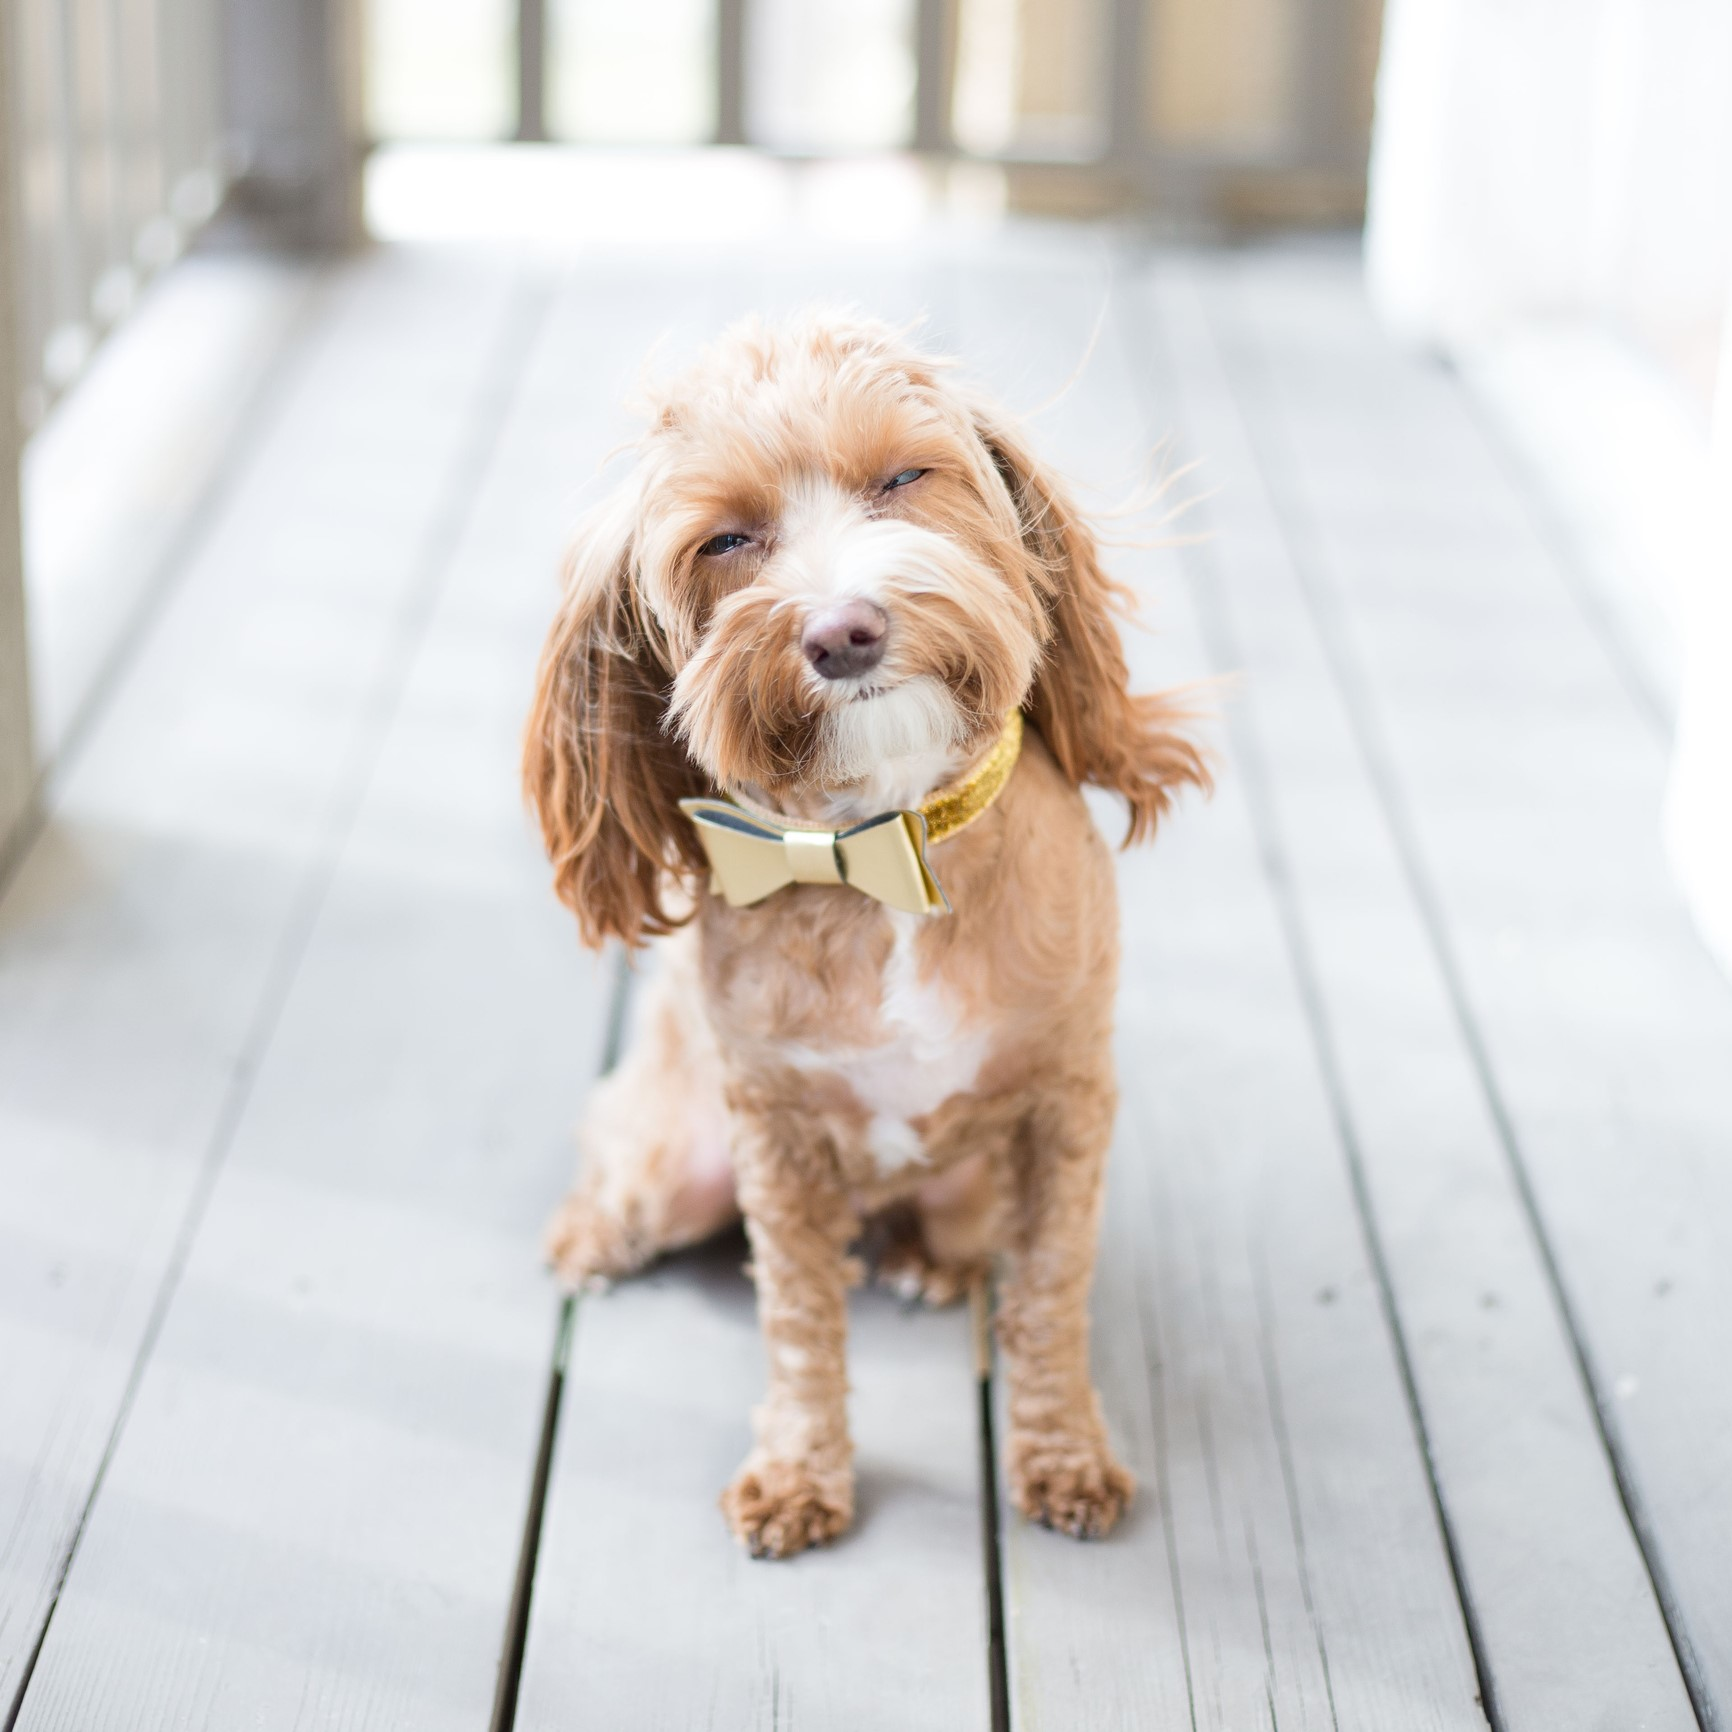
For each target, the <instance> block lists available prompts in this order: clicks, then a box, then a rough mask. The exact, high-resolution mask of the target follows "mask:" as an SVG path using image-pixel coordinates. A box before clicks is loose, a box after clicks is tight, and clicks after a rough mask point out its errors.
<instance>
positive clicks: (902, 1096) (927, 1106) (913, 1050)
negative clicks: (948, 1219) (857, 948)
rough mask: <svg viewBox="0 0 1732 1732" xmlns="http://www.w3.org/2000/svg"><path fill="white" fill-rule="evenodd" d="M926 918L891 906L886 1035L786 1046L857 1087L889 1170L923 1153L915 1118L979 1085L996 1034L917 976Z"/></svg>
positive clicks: (870, 1134)
mask: <svg viewBox="0 0 1732 1732" xmlns="http://www.w3.org/2000/svg"><path fill="white" fill-rule="evenodd" d="M923 918H924V917H923V916H921V915H918V914H900V913H896V912H894V911H892V912H891V914H890V920H891V924H892V927H893V929H894V934H895V943H894V947H893V948H892V950H891V952H890V959H889V961H888V962H886V963H885V965H884V986H883V993H884V996H883V999H882V1002H881V1003H880V1006H879V1020H880V1022H881V1023H882V1025H883V1029H884V1036H885V1038H884V1039H883V1040H882V1041H880V1042H878V1043H876V1044H874V1045H872V1046H865V1047H834V1048H828V1049H826V1048H821V1047H814V1046H805V1045H802V1046H800V1047H797V1048H790V1049H788V1050H787V1051H786V1053H785V1056H786V1057H787V1058H788V1059H790V1060H791V1061H792V1062H793V1063H794V1064H795V1065H797V1066H798V1067H799V1068H800V1069H801V1070H824V1071H829V1072H831V1073H833V1074H834V1075H837V1076H840V1077H841V1078H842V1079H843V1080H844V1081H845V1082H847V1084H848V1085H849V1087H850V1088H852V1089H853V1091H854V1094H855V1097H856V1099H858V1100H859V1102H860V1104H861V1105H862V1106H863V1107H865V1109H866V1110H867V1111H868V1112H869V1113H870V1114H871V1115H872V1118H871V1123H870V1125H869V1126H868V1129H867V1146H868V1148H869V1149H870V1150H871V1153H872V1159H873V1161H874V1162H875V1163H876V1165H877V1167H878V1170H879V1172H880V1173H881V1174H884V1175H886V1176H888V1175H889V1174H891V1173H894V1172H897V1171H900V1170H901V1169H902V1168H903V1167H907V1166H911V1165H915V1164H917V1163H918V1162H920V1161H922V1160H923V1159H924V1158H925V1150H924V1148H923V1146H922V1144H921V1140H920V1133H919V1132H918V1131H917V1130H916V1129H915V1128H914V1126H913V1124H912V1123H911V1122H910V1121H911V1120H914V1119H917V1118H922V1117H924V1116H925V1115H926V1114H928V1113H932V1112H936V1111H937V1110H938V1108H939V1107H941V1106H942V1105H943V1104H944V1103H945V1101H947V1100H949V1099H950V1097H951V1096H952V1095H954V1094H962V1093H965V1092H966V1091H967V1090H969V1089H971V1088H973V1087H974V1085H975V1082H976V1080H977V1079H978V1078H979V1076H980V1067H981V1065H982V1064H983V1063H985V1061H986V1052H987V1047H988V1045H989V1043H990V1039H991V1036H990V1033H989V1031H988V1030H986V1029H984V1028H966V1027H964V1025H963V1022H962V1018H961V1016H960V1014H959V1013H958V1011H957V1008H956V1006H955V1004H954V1003H953V1002H952V1001H951V1000H950V998H949V997H948V996H947V995H946V994H945V992H944V991H943V989H942V988H941V987H939V986H938V985H937V984H936V983H933V982H923V981H921V979H920V978H919V972H918V965H917V959H916V956H915V949H914V942H915V934H916V933H917V932H918V931H919V929H920V925H921V922H922V919H923Z"/></svg>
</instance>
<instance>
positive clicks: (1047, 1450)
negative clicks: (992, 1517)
mask: <svg viewBox="0 0 1732 1732" xmlns="http://www.w3.org/2000/svg"><path fill="white" fill-rule="evenodd" d="M1009 1454H1010V1495H1011V1499H1012V1501H1013V1502H1014V1503H1015V1504H1016V1507H1017V1508H1018V1509H1019V1510H1021V1511H1022V1513H1023V1514H1024V1515H1025V1516H1027V1517H1028V1519H1029V1520H1030V1521H1034V1522H1039V1523H1040V1525H1041V1526H1042V1527H1046V1528H1053V1529H1056V1530H1057V1531H1058V1532H1059V1533H1062V1534H1069V1535H1070V1536H1071V1538H1072V1539H1079V1540H1098V1539H1101V1538H1103V1537H1104V1536H1105V1535H1107V1534H1109V1533H1111V1532H1112V1530H1113V1528H1114V1527H1115V1526H1116V1525H1117V1524H1118V1519H1119V1517H1120V1516H1122V1515H1123V1514H1124V1513H1125V1508H1126V1506H1127V1505H1128V1504H1129V1503H1130V1501H1131V1494H1132V1492H1133V1491H1135V1489H1136V1481H1135V1480H1133V1479H1132V1478H1131V1476H1130V1475H1129V1474H1128V1473H1127V1472H1126V1471H1125V1470H1124V1469H1123V1468H1122V1467H1120V1466H1119V1464H1118V1462H1117V1461H1115V1460H1114V1459H1113V1453H1112V1451H1111V1450H1110V1449H1109V1448H1108V1447H1107V1445H1106V1442H1105V1440H1104V1439H1093V1438H1060V1437H1049V1436H1041V1437H1023V1438H1018V1437H1015V1436H1013V1437H1012V1438H1011V1440H1010V1451H1009Z"/></svg>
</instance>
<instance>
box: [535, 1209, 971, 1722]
mask: <svg viewBox="0 0 1732 1732" xmlns="http://www.w3.org/2000/svg"><path fill="white" fill-rule="evenodd" d="M745 1255H746V1252H745V1242H744V1240H743V1239H734V1240H730V1241H724V1242H723V1243H722V1244H720V1245H718V1246H715V1247H712V1248H709V1249H707V1250H705V1251H703V1252H700V1253H697V1254H696V1255H693V1256H688V1257H682V1258H680V1259H677V1260H676V1261H674V1262H672V1263H670V1264H668V1265H666V1266H664V1267H663V1268H661V1269H659V1270H657V1271H655V1272H652V1273H651V1274H649V1275H647V1276H644V1277H642V1278H640V1279H639V1280H637V1281H634V1282H631V1283H628V1284H626V1285H624V1286H622V1287H620V1288H618V1289H616V1290H615V1291H614V1292H612V1293H609V1294H607V1295H606V1296H604V1297H602V1298H599V1299H588V1298H586V1299H583V1300H582V1301H580V1303H579V1307H578V1318H577V1331H576V1338H575V1341H574V1345H573V1351H572V1362H571V1369H570V1374H569V1377H568V1380H567V1386H566V1395H565V1407H564V1413H563V1416H562V1418H561V1422H560V1436H559V1447H558V1463H557V1472H556V1478H555V1480H554V1486H553V1491H552V1494H551V1496H550V1499H549V1505H548V1512H547V1523H546V1527H545V1530H544V1533H543V1538H542V1563H541V1568H540V1570H539V1571H538V1573H537V1576H536V1585H535V1601H534V1610H533V1617H532V1622H531V1628H530V1639H529V1648H528V1658H527V1663H526V1665H525V1668H524V1676H523V1693H522V1696H521V1698H520V1700H519V1704H518V1716H517V1724H518V1726H519V1727H520V1728H522V1729H523V1732H555V1729H559V1732H563V1729H564V1728H567V1727H570V1726H574V1725H578V1724H583V1723H585V1722H587V1721H593V1722H594V1723H596V1724H601V1725H606V1726H608V1727H613V1728H618V1729H619V1732H644V1729H648V1728H651V1727H667V1728H670V1729H671V1728H688V1727H691V1728H695V1727H699V1726H704V1727H714V1728H718V1729H726V1728H731V1727H740V1726H777V1727H781V1728H787V1729H799V1728H808V1729H816V1728H850V1729H851V1728H856V1727H861V1726H886V1727H889V1726H894V1727H896V1728H897V1729H898V1732H922V1729H926V1728H930V1729H931V1732H959V1729H961V1728H966V1727H982V1728H984V1727H985V1725H986V1724H987V1705H986V1696H987V1670H986V1612H985V1598H984V1593H983V1578H982V1573H981V1556H982V1539H981V1531H980V1491H979V1484H978V1480H977V1478H976V1473H975V1462H976V1447H977V1441H976V1430H975V1400H974V1381H973V1376H972V1357H971V1353H972V1349H971V1345H970V1342H969V1339H968V1327H967V1319H966V1318H965V1317H964V1315H963V1314H962V1312H961V1311H949V1312H944V1313H925V1312H908V1311H904V1310H902V1309H901V1308H899V1307H898V1306H896V1305H895V1304H893V1303H892V1302H891V1301H890V1300H889V1299H888V1298H886V1297H885V1296H884V1295H883V1294H881V1293H868V1294H863V1295H857V1296H856V1297H855V1299H854V1302H853V1303H852V1305H851V1306H850V1312H849V1342H848V1355H849V1381H850V1384H851V1386H852V1389H853V1392H854V1394H853V1399H852V1402H851V1404H850V1412H851V1419H852V1423H853V1429H854V1438H855V1446H856V1464H857V1471H858V1476H859V1478H858V1486H859V1491H858V1497H859V1502H858V1506H857V1510H856V1515H855V1525H854V1528H853V1531H852V1532H851V1533H849V1534H848V1535H847V1536H845V1537H844V1538H843V1539H841V1540H839V1541H837V1542H836V1543H835V1544H834V1545H832V1546H830V1547H827V1548H824V1549H823V1550H820V1551H815V1552H807V1553H803V1554H802V1555H801V1556H799V1557H798V1558H795V1559H792V1560H790V1561H788V1562H785V1563H769V1562H762V1561H757V1560H754V1559H751V1558H749V1557H747V1556H746V1554H745V1553H744V1552H743V1551H742V1550H741V1549H740V1547H739V1546H738V1545H737V1544H736V1542H735V1541H734V1539H733V1537H732V1535H730V1534H729V1533H728V1531H727V1528H726V1527H725V1526H724V1524H723V1521H722V1517H721V1512H720V1511H719V1509H718V1508H717V1499H718V1497H719V1495H720V1493H721V1489H722V1487H723V1486H724V1485H726V1484H727V1482H728V1481H729V1480H730V1479H731V1478H732V1477H733V1474H734V1471H735V1469H736V1468H737V1467H738V1466H739V1464H740V1460H741V1458H742V1457H743V1456H744V1455H745V1453H746V1450H747V1448H748V1447H749V1445H750V1441H751V1435H750V1426H749V1423H748V1421H749V1414H750V1409H751V1404H752V1402H753V1401H754V1400H755V1399H756V1398H757V1396H758V1394H759V1393H760V1391H761V1389H762V1385H763V1378H764V1363H763V1350H762V1347H761V1345H760V1341H759V1337H758V1328H757V1320H756V1314H755V1308H754V1304H753V1295H752V1290H751V1285H750V1283H749V1281H748V1280H747V1279H746V1277H745V1275H744V1274H743V1272H742V1265H743V1263H744V1261H745Z"/></svg>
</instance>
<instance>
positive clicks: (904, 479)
mask: <svg viewBox="0 0 1732 1732" xmlns="http://www.w3.org/2000/svg"><path fill="white" fill-rule="evenodd" d="M925 473H926V471H925V470H924V469H904V470H903V471H902V473H901V474H900V475H892V476H891V477H890V479H889V480H888V481H886V482H885V483H884V491H885V492H886V493H890V492H893V491H894V490H895V489H896V488H898V487H906V486H907V485H908V483H909V482H910V481H918V480H919V479H920V477H921V476H922V475H924V474H925Z"/></svg>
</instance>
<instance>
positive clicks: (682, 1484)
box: [517, 248, 988, 1732]
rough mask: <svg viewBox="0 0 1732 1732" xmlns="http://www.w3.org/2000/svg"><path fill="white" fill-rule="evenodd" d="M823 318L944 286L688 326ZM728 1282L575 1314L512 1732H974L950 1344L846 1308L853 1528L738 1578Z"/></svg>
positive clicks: (739, 1405)
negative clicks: (763, 1729) (855, 1478)
mask: <svg viewBox="0 0 1732 1732" xmlns="http://www.w3.org/2000/svg"><path fill="white" fill-rule="evenodd" d="M818 301H829V302H831V303H835V302H839V301H840V302H849V303H853V304H856V305H859V306H860V307H862V308H863V309H864V310H866V311H869V312H872V313H875V314H877V315H878V316H880V317H885V318H890V319H894V320H905V319H909V318H912V317H913V316H914V315H916V314H917V313H921V312H933V313H935V315H936V320H935V323H937V324H938V325H939V328H941V322H942V320H943V317H944V308H945V284H944V280H943V277H942V274H941V273H939V272H937V271H934V270H933V269H932V268H931V267H930V266H929V265H928V264H927V262H926V261H924V260H923V259H922V258H920V257H919V256H915V257H912V258H910V259H907V260H902V261H898V262H897V263H895V264H894V265H890V266H886V265H884V264H883V263H882V262H879V263H877V264H874V263H873V262H872V261H871V260H869V259H866V258H863V257H862V256H861V255H860V254H859V253H857V252H854V251H851V250H838V249H828V248H816V249H798V250H790V252H789V253H788V254H786V255H785V256H781V257H778V258H777V259H775V260H773V261H769V262H763V263H759V264H757V265H750V266H744V267H741V268H740V269H738V270H737V271H734V272H730V273H728V274H727V275H725V276H723V277H722V278H720V279H718V280H716V281H715V282H714V284H713V285H712V289H711V292H710V294H709V296H708V298H707V299H706V300H702V301H699V300H696V299H694V301H693V303H692V308H693V312H694V313H695V314H697V315H698V316H699V317H700V318H701V322H702V324H703V326H704V327H705V328H707V329H709V330H714V329H716V328H719V327H720V326H721V325H723V324H725V323H727V322H729V321H731V320H732V319H735V318H737V317H739V316H740V315H742V314H743V313H745V312H747V311H758V312H763V313H765V314H768V315H771V316H774V315H778V314H781V313H785V312H788V311H790V310H793V309H796V308H801V307H804V306H807V305H809V304H812V303H813V302H818ZM694 334H695V333H694V332H692V331H689V330H688V332H687V340H689V338H690V336H691V335H694ZM743 1258H744V1251H743V1245H740V1244H736V1245H734V1246H732V1247H728V1246H724V1247H721V1248H719V1249H717V1250H715V1251H711V1252H706V1253H703V1254H701V1255H699V1256H696V1257H692V1258H682V1259H678V1260H676V1261H675V1262H673V1263H670V1264H668V1265H666V1266H665V1267H663V1268H661V1269H659V1270H657V1271H655V1272H653V1273H652V1274H650V1275H648V1276H646V1277H643V1278H640V1279H639V1280H637V1281H634V1282H630V1283H627V1284H625V1285H624V1286H622V1287H621V1288H620V1289H618V1290H617V1291H615V1292H613V1293H610V1294H609V1295H607V1296H606V1297H605V1298H604V1299H588V1298H586V1299H584V1300H582V1301H581V1302H580V1304H579V1308H578V1317H577V1329H576V1337H575V1343H574V1347H573V1357H572V1362H571V1367H570V1371H569V1375H568V1377H567V1380H566V1388H565V1399H564V1405H563V1414H562V1418H561V1425H560V1433H559V1441H558V1450H557V1455H556V1459H555V1463H554V1471H553V1478H552V1489H551V1491H550V1495H549V1501H548V1510H547V1519H546V1526H545V1530H544V1534H543V1539H542V1547H541V1557H540V1565H539V1568H538V1571H537V1575H536V1585H535V1597H534V1602H533V1615H532V1621H531V1626H530V1631H529V1640H528V1645H527V1651H526V1656H525V1663H524V1670H523V1685H522V1694H521V1697H520V1700H519V1706H518V1721H517V1723H518V1725H519V1727H521V1728H556V1727H557V1728H563V1727H566V1726H569V1725H572V1724H574V1723H577V1722H579V1721H582V1720H584V1719H588V1718H594V1719H597V1720H598V1721H599V1722H601V1723H605V1724H606V1725H608V1726H610V1727H618V1728H620V1729H621V1732H634V1729H636V1728H639V1727H654V1726H666V1727H670V1728H673V1727H679V1728H684V1727H688V1726H696V1725H711V1726H715V1727H719V1728H728V1727H735V1726H758V1725H766V1726H767V1725H775V1726H779V1727H783V1728H798V1727H805V1728H812V1729H816V1728H825V1727H836V1728H854V1727H858V1726H861V1725H884V1726H896V1727H897V1728H898V1729H899V1732H900V1729H903V1728H906V1729H908V1732H916V1729H918V1728H924V1727H931V1728H934V1729H935V1732H936V1729H939V1728H942V1729H944V1732H953V1729H958V1728H965V1727H969V1726H979V1727H984V1726H985V1725H986V1723H987V1717H988V1705H987V1655H986V1613H985V1591H984V1572H983V1536H982V1533H981V1526H980V1488H979V1477H978V1473H979V1466H978V1435H977V1425H976V1414H977V1395H976V1385H975V1381H974V1377H973V1361H972V1348H971V1345H970V1342H969V1339H968V1330H967V1325H966V1320H965V1319H964V1318H963V1317H962V1316H961V1314H960V1313H951V1314H946V1315H929V1314H920V1315H912V1316H911V1315H907V1314H904V1313H902V1312H901V1311H900V1310H898V1309H897V1308H896V1307H895V1306H893V1305H891V1304H890V1303H889V1302H887V1301H886V1300H885V1299H884V1297H883V1296H882V1295H877V1294H865V1295H858V1296H856V1298H855V1300H854V1302H853V1304H852V1306H851V1310H850V1340H849V1380H850V1384H851V1387H852V1389H853V1392H854V1394H853V1402H852V1416H853V1423H854V1434H855V1442H856V1448H857V1467H858V1473H859V1504H858V1509H857V1515H856V1522H855V1528H854V1530H853V1531H852V1532H851V1533H850V1534H849V1535H848V1536H847V1537H846V1538H845V1539H844V1540H842V1541H841V1542H839V1543H838V1544H837V1545H836V1546H835V1547H833V1548H831V1549H829V1550H826V1551H824V1552H821V1553H815V1554H806V1555H803V1556H801V1557H799V1558H797V1559H794V1560H792V1561H790V1562H787V1563H768V1562H754V1561H752V1560H750V1559H748V1558H747V1557H746V1556H745V1555H744V1554H743V1553H742V1552H741V1551H740V1550H739V1548H738V1547H737V1545H736V1544H735V1542H734V1541H733V1539H732V1538H731V1537H730V1535H729V1534H728V1532H727V1529H726V1528H725V1526H724V1525H723V1521H722V1517H721V1514H720V1512H719V1510H718V1509H717V1499H718V1497H719V1495H720V1493H721V1490H722V1487H723V1486H724V1485H726V1484H727V1482H728V1481H729V1479H731V1478H732V1476H733V1474H734V1472H735V1470H736V1469H737V1467H738V1466H739V1463H740V1461H741V1459H742V1458H743V1457H744V1455H745V1453H746V1450H747V1448H748V1446H749V1442H750V1427H749V1417H750V1412H751V1408H752V1406H753V1404H754V1403H755V1402H756V1401H757V1400H759V1399H760V1397H761V1395H762V1391H763V1384H764V1365H763V1354H762V1348H761V1345H760V1342H759V1337H758V1331H757V1325H756V1321H755V1317H754V1313H753V1304H752V1295H751V1290H750V1287H749V1285H748V1283H747V1282H746V1280H745V1278H744V1277H743V1275H742V1274H741V1273H740V1271H739V1265H740V1264H741V1262H742V1261H743Z"/></svg>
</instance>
